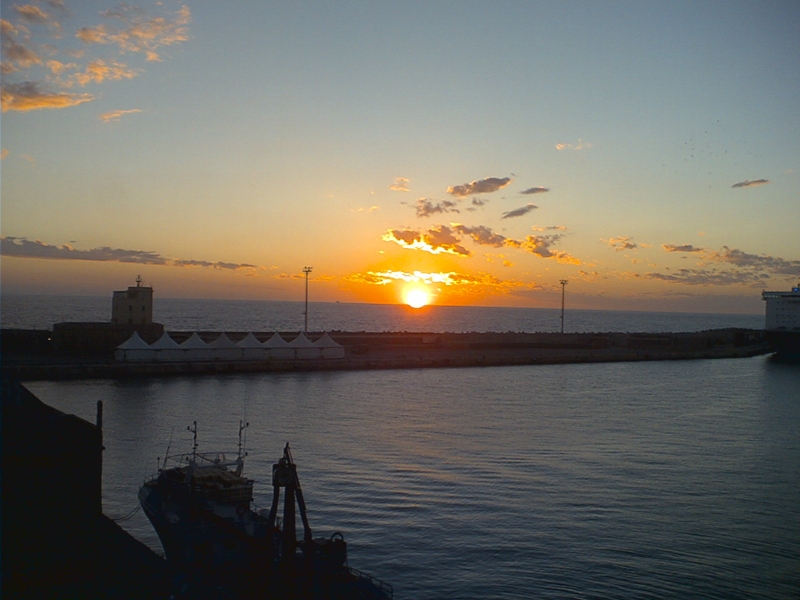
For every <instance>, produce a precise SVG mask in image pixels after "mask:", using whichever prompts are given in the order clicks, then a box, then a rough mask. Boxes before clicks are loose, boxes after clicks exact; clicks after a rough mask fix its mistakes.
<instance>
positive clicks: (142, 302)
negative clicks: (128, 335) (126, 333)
mask: <svg viewBox="0 0 800 600" xmlns="http://www.w3.org/2000/svg"><path fill="white" fill-rule="evenodd" d="M152 322H153V288H152V287H146V286H143V285H142V277H141V275H139V276H138V277H136V286H131V287H129V288H128V289H127V290H125V291H121V292H114V296H113V297H112V299H111V323H113V324H114V325H150V324H151V323H152Z"/></svg>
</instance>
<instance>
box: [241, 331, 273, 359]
mask: <svg viewBox="0 0 800 600" xmlns="http://www.w3.org/2000/svg"><path fill="white" fill-rule="evenodd" d="M236 346H237V347H239V348H241V349H242V358H244V359H246V360H266V359H267V358H269V350H267V349H266V348H264V345H263V344H262V343H261V342H259V341H258V340H257V339H256V336H254V335H253V333H252V332H250V333H248V334H247V335H246V336H245V337H244V338H242V339H241V340H239V341H238V342H237V343H236Z"/></svg>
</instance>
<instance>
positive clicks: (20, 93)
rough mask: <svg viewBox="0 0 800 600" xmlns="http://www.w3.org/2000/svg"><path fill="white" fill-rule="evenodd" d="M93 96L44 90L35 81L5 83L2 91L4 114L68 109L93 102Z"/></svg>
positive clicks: (0, 97) (0, 95)
mask: <svg viewBox="0 0 800 600" xmlns="http://www.w3.org/2000/svg"><path fill="white" fill-rule="evenodd" d="M92 100H94V96H92V95H91V94H71V93H67V92H54V91H52V90H50V89H43V88H41V87H40V84H39V83H37V82H35V81H25V82H23V83H4V84H3V87H2V91H0V102H2V110H3V112H5V111H7V110H19V111H26V110H40V109H43V108H67V107H69V106H77V105H78V104H83V103H84V102H91V101H92Z"/></svg>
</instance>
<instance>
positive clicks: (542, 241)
mask: <svg viewBox="0 0 800 600" xmlns="http://www.w3.org/2000/svg"><path fill="white" fill-rule="evenodd" d="M453 230H454V231H455V232H456V233H459V234H461V235H467V236H469V237H471V238H472V241H474V242H475V243H476V244H480V245H481V246H493V247H495V248H500V247H508V248H515V249H517V250H521V251H523V252H528V253H530V254H533V255H536V256H539V257H540V258H554V259H556V261H557V262H560V263H568V264H576V265H577V264H580V260H578V259H577V258H575V257H573V256H570V255H569V254H567V253H566V252H562V251H560V250H550V246H552V245H553V244H555V243H556V242H558V241H559V240H560V239H561V238H562V237H564V236H563V234H560V233H553V234H549V235H529V236H527V237H525V238H524V239H522V240H517V239H513V238H507V237H505V236H504V235H501V234H499V233H495V232H494V231H492V230H491V229H489V228H488V227H486V226H484V225H478V226H474V227H467V226H466V225H460V224H458V223H454V224H453Z"/></svg>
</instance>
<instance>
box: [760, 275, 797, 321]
mask: <svg viewBox="0 0 800 600" xmlns="http://www.w3.org/2000/svg"><path fill="white" fill-rule="evenodd" d="M761 297H762V298H763V299H764V301H765V302H766V303H767V305H766V321H765V323H764V329H766V330H768V331H792V330H795V331H796V330H800V286H798V287H794V288H792V291H791V292H761Z"/></svg>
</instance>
